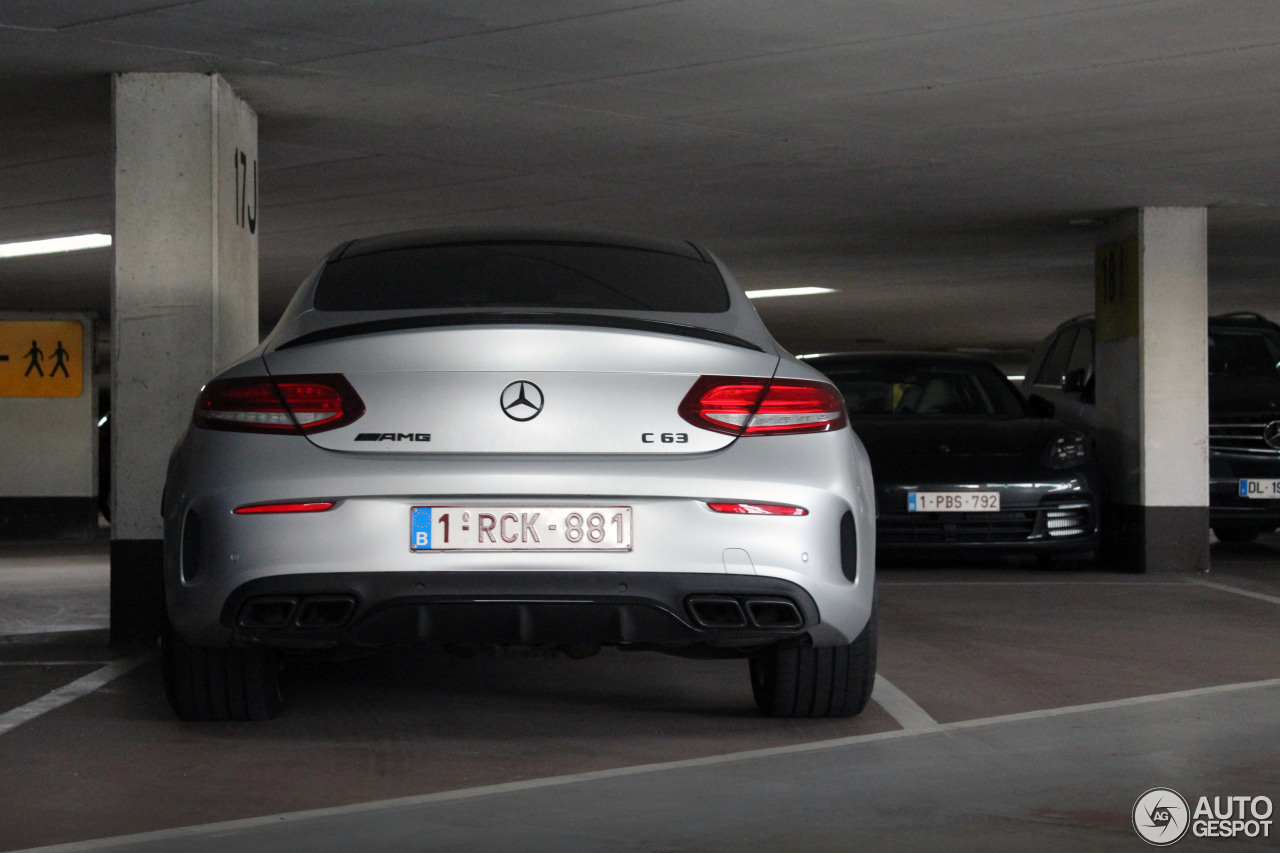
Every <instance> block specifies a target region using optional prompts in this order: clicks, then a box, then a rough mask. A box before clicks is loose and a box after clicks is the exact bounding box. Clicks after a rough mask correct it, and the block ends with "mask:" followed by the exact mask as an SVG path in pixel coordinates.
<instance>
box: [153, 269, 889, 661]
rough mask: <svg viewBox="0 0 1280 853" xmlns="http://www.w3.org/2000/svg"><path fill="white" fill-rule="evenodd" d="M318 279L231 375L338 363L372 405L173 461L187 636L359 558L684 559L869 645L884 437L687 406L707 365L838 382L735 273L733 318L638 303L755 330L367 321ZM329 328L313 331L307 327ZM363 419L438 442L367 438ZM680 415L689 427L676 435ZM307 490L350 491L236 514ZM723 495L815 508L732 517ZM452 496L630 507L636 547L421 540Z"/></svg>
mask: <svg viewBox="0 0 1280 853" xmlns="http://www.w3.org/2000/svg"><path fill="white" fill-rule="evenodd" d="M685 251H692V250H685ZM706 257H708V258H709V257H710V256H706ZM717 263H718V262H717ZM721 270H722V271H723V267H721ZM315 280H316V276H312V278H311V279H309V280H308V282H306V283H304V285H303V286H302V288H301V289H300V291H299V293H298V294H297V296H296V297H295V299H294V301H293V302H292V303H291V305H290V307H289V309H288V310H287V311H286V314H285V316H284V317H283V318H282V320H281V321H280V323H279V324H278V325H277V327H276V329H275V330H274V331H273V332H272V333H271V334H270V335H269V336H268V338H267V339H266V340H265V341H264V342H263V344H262V345H260V346H259V347H258V348H257V349H256V350H255V351H254V352H252V353H250V354H248V355H247V356H246V357H245V358H243V359H241V360H240V361H239V362H238V363H236V364H235V365H233V366H232V367H231V368H229V369H227V370H226V371H224V372H223V373H222V374H220V376H219V378H231V377H234V378H243V377H253V376H265V375H275V376H279V375H299V374H303V375H305V374H326V373H330V374H331V373H338V374H342V375H343V376H344V377H345V378H346V379H347V380H348V381H349V382H350V384H351V386H352V387H353V388H354V389H355V390H356V392H357V393H358V394H359V395H360V397H361V399H362V400H363V402H364V403H365V407H366V410H365V413H364V415H363V416H362V417H360V418H359V419H358V420H356V421H355V422H354V423H351V424H349V425H347V426H344V427H341V428H338V429H333V430H329V431H325V432H318V433H314V434H309V435H306V436H303V435H298V434H281V435H272V434H258V433H244V432H234V431H224V430H215V429H207V428H202V427H199V426H195V425H192V426H191V427H189V429H188V430H187V432H186V434H185V435H184V436H183V438H182V439H181V440H180V441H179V443H178V445H177V446H176V447H175V449H174V452H173V455H172V457H171V460H170V467H169V476H168V480H167V483H166V487H165V499H164V506H163V514H164V523H165V581H166V583H165V587H166V600H167V606H168V612H169V616H170V619H171V621H172V623H173V625H174V627H175V629H176V630H177V631H178V632H179V633H180V634H181V635H182V636H183V637H184V638H186V639H187V640H188V641H189V642H191V643H195V644H199V645H207V646H221V645H227V644H234V643H237V642H242V641H244V637H242V636H240V635H239V634H238V633H237V629H236V625H235V624H234V620H232V621H229V620H228V617H227V613H226V608H227V607H228V602H229V601H232V600H233V597H234V595H235V594H236V593H237V590H243V589H244V588H245V585H246V584H252V583H258V582H262V581H264V580H266V579H272V578H287V577H290V576H296V577H317V576H323V575H326V574H332V575H334V576H337V575H343V576H350V575H352V574H353V573H354V574H361V573H366V574H369V575H370V576H372V575H375V574H380V575H391V576H394V577H400V576H401V575H403V577H404V578H405V579H409V578H414V579H417V578H422V579H423V580H424V581H425V580H429V579H430V578H432V577H435V578H440V577H444V576H457V577H469V576H473V574H471V573H484V574H485V575H486V576H490V575H491V576H493V577H495V578H501V577H516V576H520V577H531V576H536V575H539V574H546V573H556V574H557V577H563V576H569V577H572V576H575V574H581V575H582V576H588V575H596V574H600V573H604V574H606V575H608V576H610V577H614V576H615V575H618V574H621V575H626V574H628V573H630V574H633V575H635V576H636V577H640V576H641V575H644V576H652V575H663V574H670V575H673V576H674V575H682V576H690V577H707V578H719V579H720V580H721V581H722V582H723V585H724V586H725V588H726V589H732V588H733V586H734V584H733V581H734V579H735V578H752V579H769V578H772V579H777V580H778V581H785V582H787V583H789V584H794V585H795V587H797V588H799V589H800V590H803V591H804V593H805V594H807V595H808V596H810V597H811V598H812V603H813V605H816V613H817V614H818V616H817V617H816V621H814V623H813V624H806V625H805V626H804V634H805V636H806V637H807V641H809V642H812V643H813V644H814V645H817V646H834V645H841V644H846V643H849V642H851V641H853V640H854V638H856V637H857V636H858V635H859V633H860V632H861V631H862V630H863V629H864V627H866V625H867V624H868V621H869V619H870V616H871V614H872V605H873V600H874V587H875V568H874V554H875V509H874V506H875V504H874V500H875V499H874V490H873V487H872V479H871V469H870V465H869V463H868V461H867V456H866V452H865V450H864V449H863V447H862V445H861V443H860V442H859V441H858V439H857V437H856V436H855V435H854V434H853V432H852V431H851V430H850V428H849V427H848V426H843V427H842V428H839V429H836V430H832V431H828V432H815V433H805V434H792V435H752V436H745V437H739V438H735V437H734V436H732V435H726V434H724V433H722V432H715V431H712V430H708V429H703V428H700V427H697V426H695V425H693V424H691V423H689V422H688V421H686V420H684V419H683V418H682V417H681V416H680V414H679V412H678V407H679V405H680V402H681V400H682V399H684V396H685V395H686V394H687V393H688V391H689V389H690V388H691V387H692V386H693V385H694V383H695V382H696V381H697V380H698V378H699V377H701V376H712V375H724V376H747V377H759V378H763V379H768V378H769V377H773V376H777V377H782V378H789V379H800V380H806V381H811V382H823V381H825V380H824V378H823V376H822V375H821V374H820V373H818V372H817V371H815V370H813V369H812V368H810V367H808V366H806V365H804V364H803V363H802V362H800V361H797V360H795V359H794V358H792V357H791V356H790V355H788V354H786V353H785V351H783V350H782V349H781V347H779V346H778V345H777V344H776V343H775V342H773V340H772V338H771V337H770V336H769V334H768V332H767V331H766V330H765V327H764V326H763V324H762V323H761V322H760V320H759V317H758V316H757V315H756V314H755V311H754V309H753V308H752V307H751V305H750V302H749V301H748V300H747V299H746V297H745V296H744V295H743V293H742V291H741V288H740V287H738V285H737V284H736V283H735V282H734V281H733V280H732V278H731V277H729V276H728V275H727V273H725V282H726V287H727V288H728V292H729V295H730V309H729V311H727V312H725V313H724V314H723V315H721V314H708V315H688V316H685V315H679V316H675V317H673V316H672V315H670V314H661V313H660V312H653V313H652V314H650V313H647V312H625V316H627V317H631V318H633V319H634V318H637V317H638V318H639V319H643V320H646V321H647V320H652V321H654V322H662V323H677V324H679V325H683V326H692V327H694V328H707V329H712V330H714V331H716V332H717V333H722V334H724V335H730V336H732V337H735V338H741V339H742V341H743V345H737V344H734V343H731V342H724V341H721V340H705V339H700V338H698V337H697V336H690V335H687V334H684V333H682V332H681V331H680V330H679V329H673V330H672V331H673V333H672V334H665V333H663V332H661V331H653V330H641V329H635V328H607V327H592V326H584V325H582V323H581V322H573V323H569V324H566V325H555V324H554V318H552V319H550V320H545V321H540V322H539V323H536V324H521V323H519V322H513V323H510V324H504V323H498V324H485V323H478V324H469V325H461V326H457V325H449V326H443V327H430V326H429V327H426V328H412V329H393V330H388V331H376V330H374V331H358V332H357V333H355V334H347V332H346V331H344V329H345V328H346V327H349V326H350V324H352V323H354V322H361V323H363V322H365V321H368V320H370V319H371V318H370V316H369V313H370V312H319V311H315V310H313V309H311V308H310V307H309V303H308V299H309V298H310V297H309V294H310V292H311V291H313V290H314V287H315ZM371 313H375V314H378V313H381V312H371ZM566 313H569V314H573V313H574V312H566ZM579 313H589V312H579ZM597 313H607V312H597ZM615 313H617V315H618V316H624V312H615ZM353 314H357V315H358V316H352V315H353ZM394 316H397V317H403V316H404V315H403V314H397V315H394ZM414 316H416V315H414ZM423 316H424V317H425V316H427V315H426V314H425V313H424V314H423ZM374 319H377V318H374ZM381 319H389V317H386V318H381ZM578 319H581V318H578ZM582 322H591V321H590V320H584V321H582ZM317 332H321V333H323V334H321V335H320V337H319V338H314V337H313V338H312V341H313V342H310V343H307V342H298V341H299V338H300V337H301V336H303V335H315V333H317ZM291 342H297V343H292V344H291ZM519 381H526V382H531V383H535V384H537V385H538V387H539V389H540V390H541V391H542V392H543V395H544V400H545V404H544V407H543V410H542V411H541V412H540V413H539V414H538V415H537V416H536V417H535V418H532V419H530V420H527V421H516V420H513V419H511V418H509V417H507V416H506V415H504V414H503V411H502V406H501V395H502V392H503V389H504V388H506V387H507V386H508V385H510V384H511V383H513V382H519ZM361 433H365V434H376V435H382V434H395V435H400V434H404V435H414V436H415V437H416V436H417V435H419V434H429V436H430V439H429V440H427V441H417V440H413V441H408V440H406V441H398V440H388V441H375V440H367V439H366V440H363V441H356V440H355V439H356V437H357V436H358V435H360V434H361ZM664 433H665V434H671V435H676V434H686V435H687V436H688V440H687V441H681V442H677V440H676V439H674V438H673V440H672V441H671V442H663V441H662V440H661V436H662V435H663V434H664ZM646 436H656V437H657V438H658V440H657V441H647V440H646V438H645V437H646ZM299 501H325V502H333V504H334V506H333V507H332V508H331V509H329V510H327V511H323V512H315V513H284V514H264V515H239V514H235V513H234V512H233V511H234V510H235V509H236V508H238V507H244V506H248V505H255V504H264V503H288V502H299ZM709 502H741V503H767V504H781V505H788V506H794V507H803V508H804V509H805V510H807V514H806V515H801V516H761V515H743V514H728V513H721V512H714V511H712V510H711V509H710V508H709V506H708V503H709ZM446 505H455V506H512V507H529V506H537V507H544V506H548V507H555V506H627V507H630V508H631V521H632V531H631V534H632V542H631V550H629V551H617V552H564V551H520V552H508V551H483V552H466V551H449V552H430V553H422V552H413V551H412V550H411V548H410V533H409V531H410V511H411V508H412V507H414V506H446ZM850 520H851V525H850V523H849V522H850ZM196 527H198V531H197V530H196ZM196 533H198V535H194V534H196ZM848 534H851V535H852V541H849V538H848ZM850 550H852V552H850ZM622 586H624V587H625V583H623V584H622ZM802 609H803V608H802ZM681 618H682V619H683V618H685V617H681ZM696 627H697V626H694V628H696ZM691 630H693V629H691ZM791 639H794V638H791Z"/></svg>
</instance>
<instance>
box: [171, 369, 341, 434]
mask: <svg viewBox="0 0 1280 853" xmlns="http://www.w3.org/2000/svg"><path fill="white" fill-rule="evenodd" d="M363 414H364V401H363V400H361V399H360V395H359V394H357V393H356V391H355V389H354V388H352V387H351V383H349V382H347V380H346V379H345V378H343V377H342V376H341V375H339V374H336V373H326V374H317V375H309V376H252V377H244V378H239V379H215V380H213V381H212V382H210V383H209V384H208V385H206V386H204V388H202V389H200V396H199V398H197V400H196V410H195V414H194V417H193V420H194V422H195V425H196V426H199V427H204V428H206V429H221V430H231V431H234V432H266V433H277V434H281V433H283V434H297V433H299V432H304V433H312V432H324V431H325V430H329V429H337V428H338V427H342V426H346V425H347V424H349V423H351V422H352V421H354V420H356V419H357V418H359V417H360V416H361V415H363Z"/></svg>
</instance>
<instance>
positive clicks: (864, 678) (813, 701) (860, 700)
mask: <svg viewBox="0 0 1280 853" xmlns="http://www.w3.org/2000/svg"><path fill="white" fill-rule="evenodd" d="M876 622H877V619H876V607H875V604H874V603H873V604H872V605H871V619H870V620H869V621H868V622H867V627H865V628H863V629H862V633H861V634H859V635H858V638H857V639H856V640H854V641H853V642H852V643H849V644H848V645H846V646H832V647H830V648H813V647H811V646H773V647H771V648H767V649H762V650H761V651H759V652H756V653H755V654H754V655H752V657H751V692H752V693H753V694H754V695H755V700H756V706H757V707H758V708H759V709H760V710H761V711H762V712H763V713H765V714H767V715H768V716H770V717H851V716H853V715H854V714H857V713H860V712H861V711H862V709H863V708H865V707H866V706H867V702H868V701H870V699H871V688H872V686H873V685H874V683H875V680H876V633H877V628H876Z"/></svg>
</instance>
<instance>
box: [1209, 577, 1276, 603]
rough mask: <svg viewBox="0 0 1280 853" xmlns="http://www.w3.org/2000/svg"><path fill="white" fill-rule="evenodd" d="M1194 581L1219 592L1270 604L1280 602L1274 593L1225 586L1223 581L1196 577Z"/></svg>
mask: <svg viewBox="0 0 1280 853" xmlns="http://www.w3.org/2000/svg"><path fill="white" fill-rule="evenodd" d="M1196 583H1197V584H1199V585H1200V586H1207V587H1209V589H1216V590H1219V591H1221V592H1231V593H1235V594H1236V595H1243V596H1245V597H1246V598H1256V599H1258V601H1269V602H1271V603H1272V604H1280V597H1277V596H1274V595H1265V594H1264V593H1261V592H1253V591H1252V590H1248V589H1240V588H1239V587H1236V586H1227V585H1226V584H1225V583H1214V582H1213V581H1204V580H1200V579H1199V578H1196Z"/></svg>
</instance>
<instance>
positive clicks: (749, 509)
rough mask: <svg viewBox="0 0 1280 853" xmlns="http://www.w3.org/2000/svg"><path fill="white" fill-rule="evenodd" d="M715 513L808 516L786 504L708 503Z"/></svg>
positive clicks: (803, 509) (799, 509)
mask: <svg viewBox="0 0 1280 853" xmlns="http://www.w3.org/2000/svg"><path fill="white" fill-rule="evenodd" d="M707 506H709V507H711V509H712V510H714V511H715V512H728V513H736V514H738V515H808V514H809V510H807V509H805V508H804V507H802V506H787V505H786V504H729V503H708V504H707Z"/></svg>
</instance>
